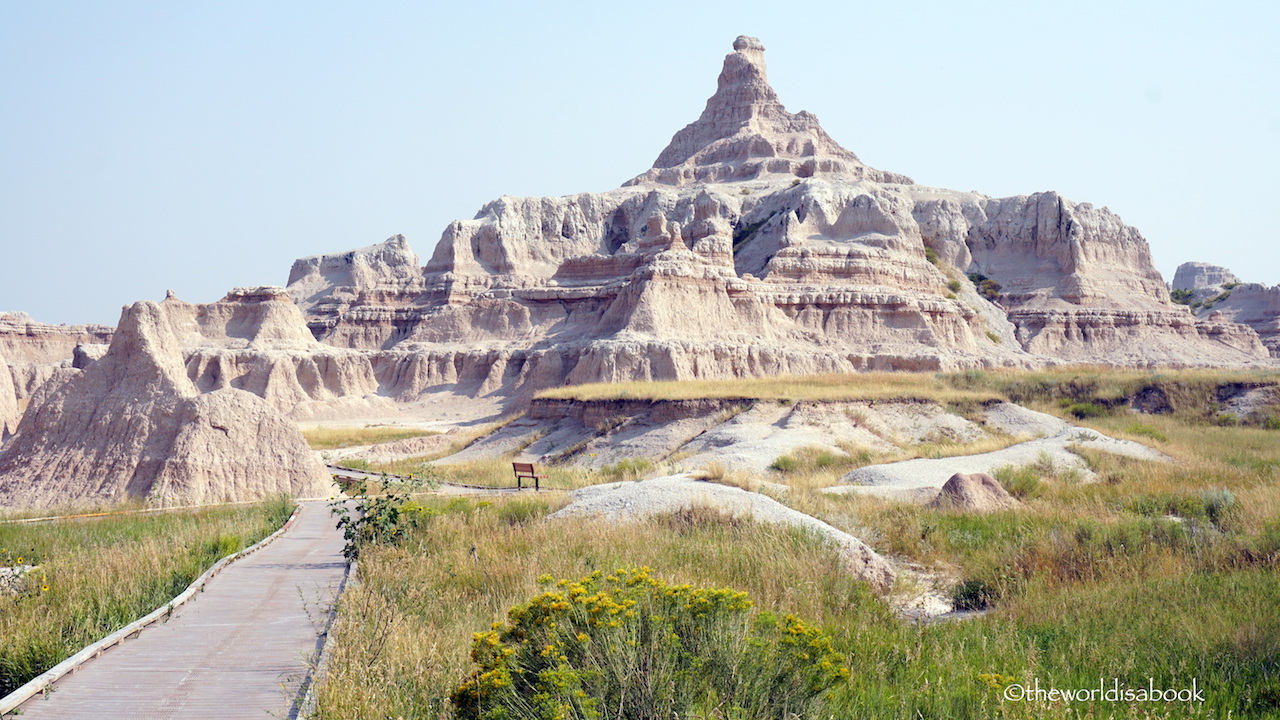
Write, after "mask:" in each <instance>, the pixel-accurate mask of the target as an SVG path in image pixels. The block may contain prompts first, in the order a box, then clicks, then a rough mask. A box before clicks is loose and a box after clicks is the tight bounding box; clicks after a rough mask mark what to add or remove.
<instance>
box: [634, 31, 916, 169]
mask: <svg viewBox="0 0 1280 720" xmlns="http://www.w3.org/2000/svg"><path fill="white" fill-rule="evenodd" d="M761 174H784V175H794V176H796V177H810V176H813V175H815V174H843V175H848V176H852V177H853V178H855V179H856V178H865V179H868V180H874V181H877V182H891V183H910V182H911V180H910V179H909V178H907V177H904V176H902V175H896V174H894V173H887V172H883V171H880V170H875V169H873V168H869V167H867V166H866V165H864V164H862V161H861V160H859V159H858V156H857V155H854V154H853V153H852V152H850V151H848V150H846V149H844V148H843V147H841V146H840V144H839V143H837V142H836V141H835V140H832V139H831V136H830V135H827V133H826V132H825V131H824V130H823V129H822V126H821V125H819V124H818V118H817V117H816V116H814V115H812V114H810V113H807V112H804V111H801V112H799V113H795V114H792V113H789V112H787V110H786V108H784V107H783V106H782V103H781V102H779V101H778V95H777V93H775V92H774V90H773V88H772V87H771V86H770V85H769V77H768V72H767V70H766V68H765V61H764V45H763V44H762V43H761V42H760V40H758V39H757V38H754V37H750V36H747V35H739V36H738V38H737V39H736V40H734V42H733V52H731V53H729V54H728V55H727V56H725V59H724V69H723V70H721V71H720V78H719V80H718V81H717V84H716V92H715V94H714V95H712V96H711V98H710V99H708V100H707V106H706V108H705V109H704V110H703V111H702V115H701V117H699V118H698V119H697V120H696V121H694V122H693V123H690V124H689V125H687V126H686V127H685V128H684V129H682V130H680V131H679V132H677V133H676V134H675V136H674V137H672V138H671V143H670V144H669V145H667V147H666V149H664V150H663V151H662V153H661V154H660V155H658V159H657V160H656V161H655V162H654V164H653V168H652V169H651V170H649V171H648V172H646V173H645V174H643V175H641V176H639V177H637V178H635V179H634V180H632V181H631V182H630V183H628V184H639V183H642V182H657V183H662V184H665V185H690V184H694V183H705V182H731V181H734V180H749V179H752V178H755V177H758V176H760V175H761Z"/></svg>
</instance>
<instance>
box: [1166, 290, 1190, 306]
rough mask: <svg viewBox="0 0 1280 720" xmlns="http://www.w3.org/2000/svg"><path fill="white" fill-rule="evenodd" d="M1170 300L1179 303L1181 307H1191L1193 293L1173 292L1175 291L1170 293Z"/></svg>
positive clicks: (1184, 291) (1187, 291) (1188, 291)
mask: <svg viewBox="0 0 1280 720" xmlns="http://www.w3.org/2000/svg"><path fill="white" fill-rule="evenodd" d="M1169 299H1170V300H1172V301H1174V302H1175V303H1178V304H1179V305H1190V304H1191V291H1190V290H1173V291H1170V292H1169Z"/></svg>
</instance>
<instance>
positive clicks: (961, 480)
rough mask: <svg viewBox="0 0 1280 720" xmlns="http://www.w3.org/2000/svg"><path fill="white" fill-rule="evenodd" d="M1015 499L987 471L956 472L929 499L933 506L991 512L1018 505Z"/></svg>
mask: <svg viewBox="0 0 1280 720" xmlns="http://www.w3.org/2000/svg"><path fill="white" fill-rule="evenodd" d="M1018 504H1019V503H1018V501H1017V500H1015V499H1013V496H1012V495H1010V494H1009V493H1008V492H1007V491H1006V490H1005V489H1004V488H1003V487H1001V486H1000V483H998V482H996V479H995V478H993V477H991V476H990V475H987V474H986V473H972V474H969V475H965V474H964V473H956V474H955V475H952V476H951V479H950V480H948V481H947V483H946V484H945V485H943V486H942V492H939V493H938V496H937V497H936V498H934V499H933V500H930V501H929V504H928V506H929V507H931V508H940V509H947V510H967V511H971V512H991V511H993V510H1006V509H1008V508H1012V507H1016V506H1017V505H1018Z"/></svg>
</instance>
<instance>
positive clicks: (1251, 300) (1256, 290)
mask: <svg viewBox="0 0 1280 720" xmlns="http://www.w3.org/2000/svg"><path fill="white" fill-rule="evenodd" d="M1224 292H1226V293H1228V295H1227V296H1226V297H1224V298H1222V299H1221V300H1218V301H1217V302H1214V303H1212V304H1210V305H1209V307H1207V308H1203V309H1202V310H1201V313H1202V314H1204V316H1205V318H1206V319H1207V320H1208V321H1209V322H1215V321H1216V322H1222V323H1239V324H1242V325H1247V326H1249V327H1251V328H1253V330H1254V331H1255V332H1257V333H1258V337H1260V338H1262V344H1263V345H1265V346H1266V347H1267V349H1268V350H1269V351H1270V352H1271V357H1274V358H1280V285H1273V286H1271V287H1267V286H1265V285H1260V284H1258V283H1244V284H1242V285H1238V286H1236V287H1234V288H1232V289H1231V290H1228V291H1224Z"/></svg>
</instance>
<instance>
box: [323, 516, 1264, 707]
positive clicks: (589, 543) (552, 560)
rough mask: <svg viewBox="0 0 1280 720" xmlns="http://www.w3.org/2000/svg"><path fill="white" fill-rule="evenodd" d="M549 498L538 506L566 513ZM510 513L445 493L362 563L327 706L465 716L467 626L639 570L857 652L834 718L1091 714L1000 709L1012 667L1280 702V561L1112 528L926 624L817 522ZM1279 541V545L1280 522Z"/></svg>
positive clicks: (987, 538)
mask: <svg viewBox="0 0 1280 720" xmlns="http://www.w3.org/2000/svg"><path fill="white" fill-rule="evenodd" d="M540 500H542V502H543V503H544V505H543V506H542V507H540V508H537V511H538V512H539V513H546V512H548V511H550V510H553V509H554V508H555V507H556V506H557V505H558V504H559V502H557V501H555V500H553V499H551V498H540ZM503 505H504V501H503V500H498V501H496V502H494V503H493V504H492V505H485V504H481V503H470V502H467V501H461V502H460V501H457V500H454V501H450V503H448V505H444V504H443V503H442V504H441V506H440V507H441V510H442V511H443V512H442V514H440V515H437V516H435V517H433V518H432V520H431V522H430V523H429V524H427V525H425V526H423V527H421V528H418V529H417V530H416V531H415V534H414V535H413V536H412V537H410V538H409V540H408V541H407V542H406V543H404V544H402V545H401V546H399V547H385V548H376V549H371V550H370V551H369V552H368V553H367V554H365V555H362V561H361V569H360V573H361V583H360V584H359V585H357V586H355V587H353V589H352V590H350V591H349V592H348V594H347V595H346V596H345V597H344V598H343V601H342V607H341V611H340V612H341V616H342V618H343V623H342V625H341V626H340V630H339V631H338V634H337V638H336V639H337V644H336V650H335V653H334V656H333V658H332V662H331V665H330V670H329V676H328V679H327V681H326V683H325V685H324V686H323V687H322V688H321V690H320V705H319V717H321V718H344V719H345V718H383V717H388V716H390V717H404V718H447V717H451V708H450V707H449V704H448V701H447V697H448V695H449V693H450V692H451V691H453V689H455V688H456V687H457V686H458V685H459V684H460V683H461V682H463V681H464V680H465V678H466V677H467V675H468V673H469V671H470V668H471V664H470V662H469V658H468V655H467V651H468V648H469V646H470V641H471V637H472V634H473V633H476V632H481V631H484V630H488V629H489V627H490V626H491V624H492V623H493V622H495V621H497V620H500V619H502V618H503V617H504V615H505V612H506V610H507V608H509V607H511V606H513V605H515V604H517V603H519V602H522V601H524V600H526V599H527V598H528V597H530V596H532V595H534V594H536V593H537V592H538V590H539V585H538V581H537V578H538V577H539V576H540V575H543V574H544V573H545V574H550V575H553V576H556V577H577V576H581V575H585V574H588V573H590V572H592V571H594V570H597V569H604V570H606V571H609V570H611V569H613V568H615V567H622V566H638V565H648V566H650V567H652V568H653V571H652V572H653V574H654V575H655V576H659V577H662V578H664V579H666V580H667V581H669V582H671V583H673V584H678V583H690V584H695V585H699V584H700V585H723V586H725V587H732V588H737V589H741V590H745V591H747V592H749V593H750V595H751V598H752V599H753V600H754V601H755V603H756V604H757V606H758V607H759V608H761V609H767V610H771V611H775V612H778V613H794V614H796V615H799V616H801V617H804V618H809V619H812V620H813V621H814V622H815V625H817V626H819V627H822V628H824V629H825V630H826V632H827V633H828V634H829V635H831V636H832V638H833V640H834V642H835V648H836V650H837V651H839V652H842V653H844V654H846V655H847V656H849V657H850V658H851V659H852V663H851V664H852V668H851V669H852V677H851V678H850V681H849V682H848V683H846V684H842V685H841V686H839V687H838V688H837V689H836V690H835V691H834V692H833V695H832V697H831V699H830V707H829V708H828V712H829V713H830V714H831V715H833V716H834V717H859V718H902V719H906V718H916V717H939V718H941V717H947V718H986V717H1005V718H1041V717H1046V718H1069V717H1083V716H1082V715H1076V714H1075V713H1074V712H1073V711H1072V710H1073V709H1072V708H1070V707H1067V706H1063V705H1061V704H1058V705H1054V704H1049V703H1036V702H1032V703H1009V702H1006V701H1002V700H1001V698H1000V688H999V687H994V688H993V687H992V678H991V677H990V676H992V675H1000V676H1002V677H1001V679H999V680H998V681H997V682H996V683H995V684H996V685H998V686H1002V685H1004V684H1008V682H1010V681H1012V680H1013V679H1016V680H1018V681H1022V682H1028V683H1029V682H1031V681H1032V680H1033V679H1038V680H1039V681H1040V682H1041V684H1043V685H1050V686H1059V687H1089V686H1094V685H1096V683H1097V678H1098V677H1099V676H1103V677H1107V678H1111V677H1116V678H1119V679H1120V681H1121V682H1123V683H1125V684H1127V685H1130V686H1133V687H1137V686H1140V685H1141V686H1145V683H1146V679H1147V678H1148V677H1152V678H1154V679H1155V681H1156V682H1157V684H1159V685H1162V686H1165V687H1181V686H1184V685H1189V684H1190V682H1191V680H1192V679H1193V678H1194V679H1195V680H1196V682H1197V683H1198V685H1199V687H1202V688H1206V689H1207V702H1206V703H1205V704H1204V705H1203V706H1197V707H1190V708H1188V707H1186V706H1178V705H1163V704H1156V705H1153V706H1145V707H1144V706H1142V705H1124V704H1118V705H1105V704H1104V705H1103V706H1101V707H1100V708H1096V710H1099V711H1103V710H1105V712H1102V713H1101V714H1099V715H1097V716H1098V717H1108V716H1112V715H1114V716H1115V717H1132V718H1137V717H1160V718H1174V717H1197V716H1200V717H1226V716H1227V713H1228V712H1230V713H1232V716H1233V717H1275V716H1277V713H1280V676H1277V675H1276V671H1277V663H1278V660H1277V657H1278V656H1277V654H1276V653H1275V650H1276V648H1277V644H1276V643H1277V642H1278V641H1280V622H1277V619H1276V616H1275V615H1274V613H1273V612H1271V611H1270V609H1269V608H1272V607H1274V606H1275V603H1276V602H1277V601H1280V575H1278V574H1277V573H1276V572H1275V569H1276V565H1275V562H1276V561H1275V560H1272V561H1270V562H1271V564H1264V565H1259V564H1257V563H1254V564H1245V565H1240V566H1235V567H1233V566H1231V565H1230V564H1229V563H1224V564H1221V565H1212V566H1209V567H1205V568H1203V569H1202V571H1200V572H1192V573H1178V572H1169V567H1167V566H1166V565H1165V564H1162V563H1158V562H1151V561H1152V560H1153V559H1156V558H1159V557H1173V556H1174V555H1176V554H1177V553H1178V552H1179V551H1178V550H1177V549H1176V547H1177V546H1176V545H1175V544H1174V543H1170V542H1166V543H1164V544H1163V545H1158V546H1153V547H1152V548H1149V549H1141V550H1137V549H1135V550H1134V551H1133V552H1130V553H1126V552H1121V551H1119V550H1117V549H1115V548H1113V549H1112V550H1111V551H1106V548H1107V547H1108V545H1107V542H1108V541H1109V540H1110V541H1114V540H1116V539H1117V537H1118V536H1117V537H1110V538H1108V537H1107V536H1105V534H1099V535H1098V536H1097V538H1096V539H1093V540H1089V541H1088V542H1089V543H1092V545H1090V547H1093V548H1095V549H1096V551H1097V552H1099V553H1101V554H1100V555H1099V556H1098V557H1097V558H1095V559H1093V560H1092V561H1091V566H1092V570H1093V571H1094V572H1092V573H1090V574H1089V576H1088V577H1086V578H1081V579H1076V580H1073V581H1070V582H1065V581H1064V580H1063V579H1061V578H1056V577H1055V576H1054V575H1053V573H1048V572H1046V573H1042V574H1033V575H1032V576H1030V577H1028V578H1024V579H1023V580H1022V582H1021V583H1020V585H1019V591H1018V593H1017V594H1015V595H1011V596H1009V597H1008V598H1007V599H1005V600H1003V601H1002V604H1001V606H1000V610H999V612H997V613H995V614H993V615H989V616H987V617H983V618H979V619H977V620H973V621H969V622H965V623H943V624H938V625H927V626H921V625H912V624H908V623H903V622H901V621H899V620H897V619H896V618H895V617H893V615H892V614H891V613H890V612H889V610H888V608H887V606H886V605H885V604H884V603H883V602H882V601H881V600H879V599H877V598H875V597H874V596H873V595H871V593H870V592H869V591H868V590H867V588H866V586H865V585H863V584H861V583H859V582H856V581H853V580H852V579H850V578H849V577H848V575H846V574H845V573H844V572H843V571H842V570H841V563H840V559H839V557H838V555H837V554H836V553H835V552H833V551H832V549H831V548H830V547H829V546H826V545H825V544H823V543H822V542H820V541H818V540H817V539H815V538H814V537H812V536H809V535H806V534H805V533H802V532H798V531H795V530H787V529H782V528H777V527H772V526H762V525H757V524H755V523H752V522H750V521H744V520H733V521H728V520H726V519H725V518H722V517H720V516H718V515H717V514H716V513H714V512H710V513H708V512H684V513H678V514H675V515H669V516H663V517H658V518H654V519H651V520H648V521H645V522H640V523H635V524H629V525H621V526H615V525H610V524H607V523H603V522H596V521H579V522H541V521H539V519H538V518H537V517H532V516H531V513H530V512H529V508H528V507H525V508H522V510H521V513H520V517H521V521H520V522H519V523H516V524H512V523H510V522H509V521H507V520H506V519H504V518H505V517H507V516H509V515H510V513H505V512H503V511H502V509H501V508H502V506H503ZM949 518H950V520H949V522H947V523H946V524H944V526H943V527H941V528H939V529H938V530H935V531H934V532H939V531H941V532H943V533H944V534H945V535H947V536H950V537H951V538H952V540H951V542H953V543H956V544H957V546H959V545H960V544H961V541H960V538H964V537H966V536H971V538H972V539H970V540H967V541H965V542H964V543H963V544H964V546H965V547H968V548H980V547H982V546H983V545H994V546H1001V545H1005V544H1016V543H1017V542H1019V541H1018V536H1019V534H1020V533H1021V532H1022V531H1026V530H1033V531H1035V530H1036V525H1037V523H1036V522H1034V521H1031V522H1027V521H1024V520H1021V519H1018V518H1017V515H1016V514H1006V515H1001V516H996V517H993V518H982V517H972V516H961V515H951V516H949ZM1275 535H1276V537H1275V538H1274V541H1275V542H1276V543H1277V545H1276V551H1275V552H1278V553H1280V528H1278V529H1277V530H1276V532H1275ZM1080 567H1081V568H1082V569H1089V568H1090V564H1089V563H1084V562H1083V561H1082V564H1081V566H1080ZM1157 608H1158V611H1154V612H1153V609H1157ZM983 676H987V677H986V678H984V677H983ZM1076 710H1079V708H1076ZM825 716H826V715H824V717H825Z"/></svg>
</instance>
